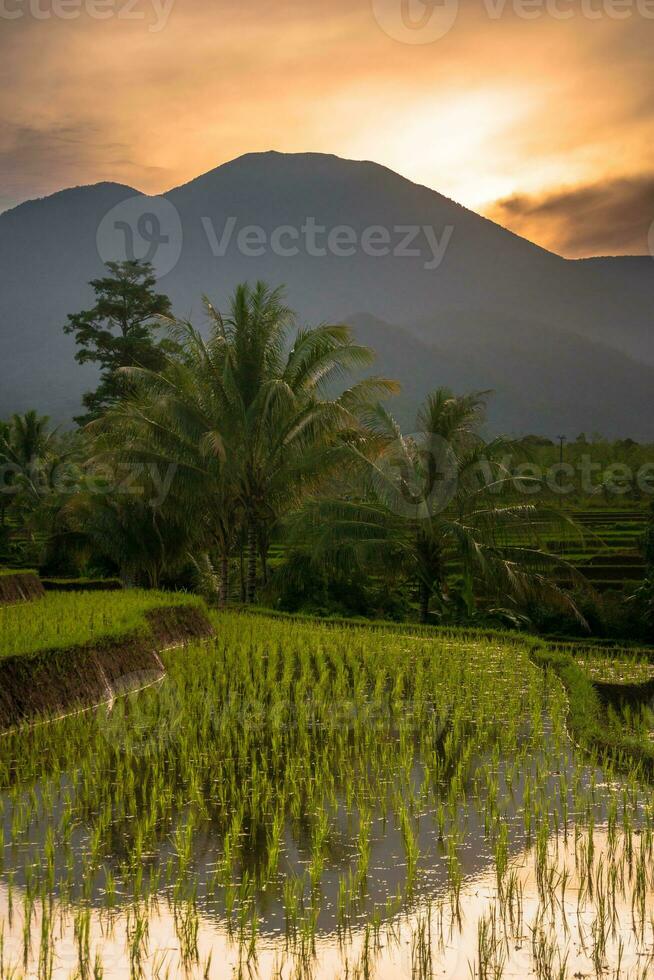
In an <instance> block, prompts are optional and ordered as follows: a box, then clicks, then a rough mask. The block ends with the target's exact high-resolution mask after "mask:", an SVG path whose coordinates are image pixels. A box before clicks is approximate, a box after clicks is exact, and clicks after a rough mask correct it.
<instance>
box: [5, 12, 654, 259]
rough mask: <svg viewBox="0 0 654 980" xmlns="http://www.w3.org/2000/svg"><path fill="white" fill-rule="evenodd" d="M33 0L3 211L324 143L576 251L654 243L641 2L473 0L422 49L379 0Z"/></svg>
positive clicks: (11, 85) (9, 80) (21, 24)
mask: <svg viewBox="0 0 654 980" xmlns="http://www.w3.org/2000/svg"><path fill="white" fill-rule="evenodd" d="M34 2H35V0H12V3H13V6H12V11H14V10H18V11H22V13H21V15H20V16H18V17H12V19H11V20H3V21H2V31H1V32H0V80H1V81H2V83H3V84H2V85H0V119H1V120H2V128H1V129H0V174H1V175H2V182H1V183H0V210H2V209H4V208H8V207H11V206H12V205H14V204H16V203H18V202H19V201H21V200H25V199H27V198H32V197H36V196H41V195H43V194H47V193H51V192H53V191H55V190H58V189H60V188H62V187H65V186H70V185H73V184H82V183H93V182H96V181H99V180H114V181H119V182H122V183H127V184H130V185H132V186H136V187H139V188H141V189H143V190H144V191H148V192H151V193H157V192H160V191H162V190H164V189H165V188H167V187H170V186H173V185H175V184H180V183H183V182H184V181H185V180H187V179H189V178H190V177H192V176H193V175H195V174H197V173H200V172H202V171H207V170H210V169H212V168H213V167H215V166H217V165H218V164H220V163H222V162H225V161H226V160H229V159H231V158H234V157H237V156H239V155H240V154H242V153H245V152H250V151H260V150H266V149H271V148H272V149H278V150H281V151H288V152H297V151H306V150H314V151H322V152H329V153H336V154H339V155H341V156H346V157H356V158H361V159H371V160H376V161H377V162H379V163H382V164H384V165H386V166H388V167H391V168H392V169H395V170H397V171H399V172H400V173H402V174H403V175H405V176H407V177H409V178H410V179H412V180H414V181H418V182H420V183H424V184H426V185H428V186H429V187H433V188H435V189H437V190H439V191H441V192H442V193H445V194H447V195H449V196H451V197H452V198H454V199H455V200H457V201H460V202H461V203H463V204H465V205H466V206H468V207H471V208H474V209H477V210H482V211H483V212H484V213H485V214H488V215H490V216H492V217H494V218H496V219H497V220H500V221H502V223H504V224H506V225H508V226H509V227H512V228H514V229H515V230H518V231H519V232H520V233H521V234H523V235H525V236H526V237H529V238H531V239H533V240H535V241H538V242H541V243H543V244H546V245H547V246H548V247H550V248H553V249H555V250H558V251H561V252H563V253H564V254H567V255H583V254H597V253H600V254H601V253H603V252H607V251H610V252H613V253H629V252H639V253H645V252H646V250H647V235H646V227H648V226H649V222H651V220H652V219H653V218H654V192H653V187H654V181H653V179H652V165H651V154H650V149H651V144H652V140H653V139H654V98H652V94H654V93H653V92H652V88H653V85H654V73H653V72H652V70H651V69H652V64H651V61H652V51H653V50H654V44H652V41H653V40H654V19H651V18H646V17H644V16H643V15H642V14H641V13H639V9H640V7H642V3H643V2H644V0H641V2H640V6H639V3H638V2H637V0H634V3H632V4H631V5H630V6H629V9H628V10H624V9H623V11H622V14H621V16H620V18H618V17H614V16H609V15H608V14H601V11H600V16H599V17H593V18H592V19H591V18H589V17H587V16H583V14H582V13H581V12H580V10H581V8H580V7H579V5H578V4H572V3H571V4H570V6H571V9H572V8H573V9H572V16H570V17H568V16H566V17H565V18H562V17H561V18H559V17H556V16H553V15H552V14H551V11H550V12H549V13H548V10H550V8H551V4H548V3H547V2H546V0H543V2H542V3H541V4H540V9H539V3H538V0H535V2H533V0H532V2H531V4H530V7H531V8H532V15H531V16H530V17H529V18H527V17H524V16H521V15H518V13H517V12H516V10H517V6H518V4H517V0H513V2H508V0H507V2H506V3H504V4H500V3H498V2H493V3H492V4H491V3H490V0H465V2H463V0H461V2H460V3H459V10H458V16H457V17H456V20H455V23H454V24H453V25H452V27H451V29H450V30H449V31H448V32H447V33H446V34H445V35H444V36H443V37H441V38H439V39H438V40H435V41H434V42H432V43H425V44H407V43H403V42H402V41H401V40H398V39H397V38H396V37H393V36H389V33H388V32H387V31H385V30H384V29H383V28H382V26H381V25H380V22H379V17H378V16H377V17H376V16H375V10H376V8H377V7H378V3H379V2H381V0H333V2H331V3H329V4H306V3H305V2H301V0H275V2H274V3H270V4H267V5H265V6H261V5H247V4H243V3H242V2H239V0H221V2H220V3H219V4H216V3H214V2H213V0H165V2H164V0H133V3H132V7H133V10H134V13H135V14H136V15H138V16H137V17H136V18H132V17H127V16H120V14H116V11H120V10H121V9H122V6H123V5H124V4H125V0H110V2H111V4H112V6H113V8H114V14H113V15H110V16H108V17H106V18H104V19H97V18H93V17H91V16H89V15H88V14H87V13H85V12H84V9H85V8H84V4H85V3H86V2H87V0H80V3H81V8H82V11H81V13H80V12H79V11H78V16H73V17H71V18H67V19H63V18H57V17H53V16H50V17H38V18H37V17H35V16H33V15H31V14H30V12H29V11H30V4H32V5H33V3H34ZM40 2H41V3H42V5H45V7H46V8H48V4H49V3H50V0H40ZM385 2H386V4H387V6H388V5H390V7H391V8H392V5H393V2H394V0H385ZM621 2H622V7H623V8H624V7H625V2H626V0H621ZM398 3H399V0H398ZM589 3H592V4H594V5H595V6H598V5H599V7H600V8H602V9H603V8H604V7H606V5H607V4H608V3H609V0H585V6H586V7H588V4H589ZM168 4H170V5H169V6H168ZM534 7H535V8H536V9H535V16H533V14H534V9H533V8H534ZM35 50H38V52H39V59H38V65H35V61H34V51H35ZM46 96H47V97H46ZM630 216H633V217H630ZM646 217H647V218H648V220H647V221H645V218H646Z"/></svg>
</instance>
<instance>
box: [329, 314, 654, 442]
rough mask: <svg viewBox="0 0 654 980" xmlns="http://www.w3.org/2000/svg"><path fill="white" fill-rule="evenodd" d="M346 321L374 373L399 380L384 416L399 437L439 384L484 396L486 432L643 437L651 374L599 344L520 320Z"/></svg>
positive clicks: (361, 317)
mask: <svg viewBox="0 0 654 980" xmlns="http://www.w3.org/2000/svg"><path fill="white" fill-rule="evenodd" d="M348 322H349V323H351V324H352V326H353V327H354V329H355V332H356V334H357V336H358V338H359V339H360V340H361V342H362V343H365V344H369V345H370V346H371V347H373V348H374V349H375V350H376V351H377V354H378V364H377V366H376V370H379V371H380V373H386V374H391V375H392V376H393V377H394V378H397V380H398V381H400V382H401V384H402V393H401V394H400V396H399V397H398V398H397V399H394V401H393V406H392V408H393V412H394V414H395V415H396V416H397V417H398V419H399V420H400V421H401V423H402V425H403V427H404V428H405V430H406V431H411V429H412V427H413V426H414V424H415V416H416V412H415V405H416V401H418V400H419V399H420V398H421V397H422V396H423V395H425V394H426V393H427V392H428V391H430V390H431V389H432V388H434V387H435V386H436V385H439V384H445V385H448V386H449V387H450V388H452V389H453V390H454V391H485V390H489V389H490V390H491V391H492V397H491V398H490V399H489V402H488V408H489V411H488V427H489V430H490V431H491V432H496V433H497V432H502V433H505V434H507V435H523V434H525V433H527V432H533V433H539V434H546V435H549V436H551V437H555V436H556V435H558V434H559V432H561V433H564V432H569V433H570V435H571V436H573V437H574V436H576V435H578V434H579V433H580V432H586V433H587V434H588V435H591V434H593V433H595V432H597V431H598V430H599V431H601V433H602V434H603V435H604V436H606V437H607V438H620V437H623V436H624V435H625V433H630V434H631V437H632V438H635V439H637V440H641V441H644V442H645V441H649V440H651V439H652V435H653V432H654V429H653V427H652V423H651V420H650V419H649V418H648V417H647V414H646V413H643V399H644V398H645V397H647V396H646V392H647V391H648V389H650V390H651V385H652V383H653V382H654V369H652V368H651V367H649V366H648V365H644V364H639V363H638V362H636V361H634V360H632V359H631V358H629V357H627V356H626V355H624V354H621V353H619V352H618V351H616V350H614V349H612V348H610V347H607V346H605V345H604V344H601V343H599V342H594V341H589V340H586V339H585V338H582V337H578V336H576V335H575V334H572V333H567V332H566V331H564V330H559V329H558V328H556V327H551V326H545V325H543V324H537V323H533V324H532V326H533V328H534V329H533V331H532V333H531V334H529V335H526V334H525V331H524V326H525V321H522V320H510V319H508V318H506V317H501V316H498V315H488V314H484V313H483V312H482V311H480V312H478V313H477V314H470V315H469V314H465V315H459V316H458V317H457V315H456V314H453V315H452V316H451V318H449V319H448V329H447V330H444V329H442V328H441V329H437V328H435V325H434V322H433V321H432V320H424V321H419V322H418V323H414V324H412V325H410V327H408V328H407V327H400V326H397V325H390V324H388V323H385V322H384V321H382V320H379V319H377V318H376V317H371V316H370V315H369V314H357V315H355V316H352V317H350V318H348ZM480 328H482V329H480ZM598 384H601V388H598ZM562 420H563V421H562ZM598 420H601V422H602V425H601V427H600V426H598Z"/></svg>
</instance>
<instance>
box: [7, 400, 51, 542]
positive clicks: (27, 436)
mask: <svg viewBox="0 0 654 980" xmlns="http://www.w3.org/2000/svg"><path fill="white" fill-rule="evenodd" d="M49 424H50V419H49V418H48V416H47V415H39V414H38V413H37V412H35V411H34V410H32V411H29V412H25V414H23V415H19V414H16V415H13V416H12V417H11V419H10V421H9V422H7V423H3V424H2V425H1V426H0V466H2V467H3V469H4V473H3V479H2V487H1V488H0V489H1V491H2V501H1V503H0V523H1V524H2V525H4V523H5V519H6V511H7V509H8V507H9V503H10V502H11V503H13V509H14V510H16V511H17V512H18V514H19V520H20V522H21V523H23V524H24V523H26V522H27V520H28V517H29V516H30V515H31V514H32V513H33V512H34V510H35V509H36V508H37V507H38V506H39V505H40V503H41V501H42V497H43V492H44V487H43V480H44V478H46V477H47V474H48V470H49V468H51V467H52V466H53V465H54V464H55V463H56V462H57V460H58V458H59V454H60V452H61V451H62V446H61V445H60V440H59V438H58V436H57V433H56V432H55V431H53V430H51V429H50V428H49Z"/></svg>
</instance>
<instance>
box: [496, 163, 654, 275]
mask: <svg viewBox="0 0 654 980" xmlns="http://www.w3.org/2000/svg"><path fill="white" fill-rule="evenodd" d="M487 215H488V217H490V218H493V220H495V221H497V222H499V223H500V224H502V225H505V226H506V227H508V228H510V229H511V230H512V231H515V232H517V233H518V234H519V235H524V237H525V238H529V239H531V240H532V241H535V242H538V244H539V245H544V246H545V247H546V248H552V249H554V250H556V251H560V252H561V253H562V254H564V255H567V256H569V257H571V258H579V257H582V256H587V255H598V254H613V255H644V254H646V253H647V251H648V234H649V230H650V227H651V225H652V222H654V172H651V173H644V174H640V175H638V176H634V177H616V178H613V179H607V180H603V181H600V182H597V183H593V184H585V185H580V186H577V187H570V188H565V189H562V190H556V191H550V192H548V193H545V194H542V195H540V196H536V195H524V194H515V195H513V196H512V197H508V198H506V199H505V200H502V201H497V202H496V204H495V205H494V206H493V207H491V208H489V209H487Z"/></svg>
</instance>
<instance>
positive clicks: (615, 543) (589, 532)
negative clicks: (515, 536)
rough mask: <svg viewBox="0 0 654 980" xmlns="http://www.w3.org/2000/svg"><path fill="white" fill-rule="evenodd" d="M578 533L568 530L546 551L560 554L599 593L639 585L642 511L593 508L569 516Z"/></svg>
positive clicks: (549, 543)
mask: <svg viewBox="0 0 654 980" xmlns="http://www.w3.org/2000/svg"><path fill="white" fill-rule="evenodd" d="M570 517H571V518H572V519H573V520H574V522H575V524H576V525H577V527H578V528H579V533H578V532H576V531H574V530H572V529H571V530H570V531H569V532H567V533H564V534H563V535H557V536H556V537H552V538H549V539H548V540H547V542H546V544H547V547H548V549H549V550H550V551H552V552H553V553H555V554H560V555H562V556H563V557H564V558H566V559H567V560H568V561H569V562H571V564H573V565H575V566H576V567H577V568H578V569H579V571H580V572H583V574H584V576H585V577H586V578H587V579H588V580H589V581H590V582H591V583H592V585H593V587H594V588H596V589H597V590H599V591H606V590H608V589H613V590H617V591H620V590H621V589H623V588H625V587H626V586H629V585H635V584H637V583H639V582H640V581H642V579H643V577H644V574H645V563H644V559H643V556H642V553H641V551H640V541H641V539H642V536H643V533H644V531H645V526H646V522H647V511H646V510H644V509H633V510H627V509H610V508H603V507H602V508H597V509H592V510H591V509H589V510H581V511H576V512H573V513H571V514H570Z"/></svg>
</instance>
